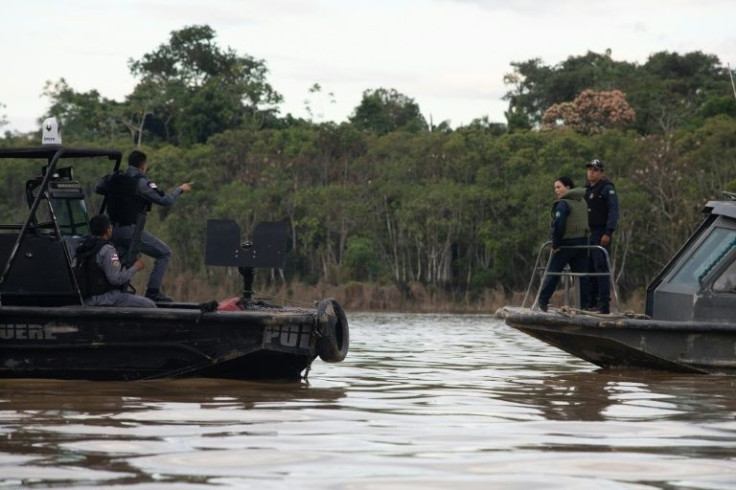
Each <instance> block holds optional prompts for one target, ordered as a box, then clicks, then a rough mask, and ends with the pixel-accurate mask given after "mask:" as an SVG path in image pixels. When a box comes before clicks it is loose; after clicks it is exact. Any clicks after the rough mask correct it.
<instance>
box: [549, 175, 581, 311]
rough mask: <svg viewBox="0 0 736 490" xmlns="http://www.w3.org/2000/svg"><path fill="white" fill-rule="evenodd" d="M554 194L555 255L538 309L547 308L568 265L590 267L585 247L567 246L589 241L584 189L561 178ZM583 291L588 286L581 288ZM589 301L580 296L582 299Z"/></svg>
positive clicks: (577, 267)
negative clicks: (561, 273)
mask: <svg viewBox="0 0 736 490" xmlns="http://www.w3.org/2000/svg"><path fill="white" fill-rule="evenodd" d="M554 189H555V196H556V197H557V200H556V201H555V202H554V204H553V206H552V256H551V257H550V260H549V264H548V265H547V277H546V278H545V281H544V284H543V285H542V289H541V290H540V291H539V300H538V304H539V309H540V310H542V311H547V305H548V304H549V300H550V298H551V297H552V293H554V292H555V288H557V283H558V282H559V280H560V276H559V275H558V274H559V273H560V272H562V269H564V268H565V266H566V265H567V264H570V270H571V271H572V272H578V273H583V272H585V271H586V269H587V266H588V254H587V252H586V249H585V248H568V247H576V246H585V245H587V243H588V240H587V234H588V233H587V232H588V206H587V204H586V203H585V199H584V197H585V189H583V188H581V187H579V188H575V185H574V184H573V182H572V179H570V178H569V177H558V178H557V179H556V180H555V187H554ZM580 291H581V294H585V293H587V289H586V288H583V287H581V288H580ZM586 300H587V298H586V299H584V298H581V302H585V301H586Z"/></svg>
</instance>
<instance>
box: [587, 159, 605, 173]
mask: <svg viewBox="0 0 736 490" xmlns="http://www.w3.org/2000/svg"><path fill="white" fill-rule="evenodd" d="M585 168H594V169H596V170H603V169H604V168H606V167H605V166H604V165H603V162H601V161H600V160H598V159H597V158H594V159H593V160H591V161H590V162H588V163H586V164H585Z"/></svg>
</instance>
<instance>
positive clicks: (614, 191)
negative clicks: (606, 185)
mask: <svg viewBox="0 0 736 490" xmlns="http://www.w3.org/2000/svg"><path fill="white" fill-rule="evenodd" d="M608 193H609V194H611V195H613V194H616V190H615V189H611V190H609V191H608Z"/></svg>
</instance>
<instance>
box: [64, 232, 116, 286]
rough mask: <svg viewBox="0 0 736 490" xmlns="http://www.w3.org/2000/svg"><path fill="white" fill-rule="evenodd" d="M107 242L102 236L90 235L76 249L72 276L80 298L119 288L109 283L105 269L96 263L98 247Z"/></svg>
mask: <svg viewBox="0 0 736 490" xmlns="http://www.w3.org/2000/svg"><path fill="white" fill-rule="evenodd" d="M107 243H110V242H108V241H107V240H103V239H102V238H98V237H92V238H88V239H86V240H85V241H84V242H82V244H81V245H80V246H79V248H78V249H77V254H76V259H77V261H76V264H75V266H74V277H75V278H76V279H77V285H78V286H79V292H80V293H82V298H85V299H86V298H89V297H90V296H97V295H99V294H104V293H106V292H108V291H112V290H114V289H120V288H119V287H117V286H113V285H112V284H110V281H108V280H107V276H106V275H105V271H104V270H102V268H101V267H100V266H98V265H97V262H96V257H97V253H98V252H99V251H100V249H101V248H102V247H103V246H105V245H106V244H107Z"/></svg>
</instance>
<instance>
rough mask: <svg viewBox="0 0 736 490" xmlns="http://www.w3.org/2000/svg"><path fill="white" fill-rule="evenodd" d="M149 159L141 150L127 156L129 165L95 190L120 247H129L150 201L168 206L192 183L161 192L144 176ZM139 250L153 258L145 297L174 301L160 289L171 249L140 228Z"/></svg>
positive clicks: (159, 301)
mask: <svg viewBox="0 0 736 490" xmlns="http://www.w3.org/2000/svg"><path fill="white" fill-rule="evenodd" d="M146 172H148V159H147V157H146V154H145V153H143V152H142V151H140V150H133V151H131V152H130V155H128V168H127V169H126V170H125V171H122V172H114V173H111V174H108V175H106V176H105V177H103V178H102V179H101V180H100V182H99V183H98V184H97V188H96V191H97V193H98V194H102V195H104V196H106V197H107V214H108V215H109V216H110V221H111V222H112V224H113V235H112V241H113V243H114V244H115V245H116V246H118V247H119V248H120V249H126V250H127V249H128V248H129V247H130V246H131V239H132V237H133V234H134V232H135V227H136V220H137V219H138V216H139V215H141V213H145V212H147V211H149V210H150V209H151V205H152V204H158V205H159V206H163V207H170V206H172V205H173V204H174V201H176V198H178V197H179V196H180V195H181V194H183V193H185V192H188V191H189V190H190V189H191V185H192V184H191V182H189V183H186V184H181V185H180V186H179V187H177V188H176V189H174V191H173V192H172V193H171V194H168V195H167V194H165V193H164V192H162V191H161V190H160V189H159V188H158V186H156V184H155V183H153V182H151V181H150V180H149V179H148V177H147V176H146ZM140 251H141V253H143V254H145V255H148V256H149V257H153V258H154V259H155V262H154V264H153V269H152V270H151V274H150V276H149V277H148V287H147V289H146V297H147V298H150V299H152V300H153V301H155V302H157V303H168V302H171V301H173V300H172V299H171V298H170V297H168V296H166V295H165V294H163V293H162V292H161V284H162V283H163V280H164V276H165V275H166V270H167V269H168V268H169V260H170V259H171V249H170V248H169V246H168V245H166V243H164V242H163V241H162V240H160V239H158V238H157V237H155V236H154V235H152V234H151V233H149V232H147V231H145V230H143V232H142V233H141V235H140Z"/></svg>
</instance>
